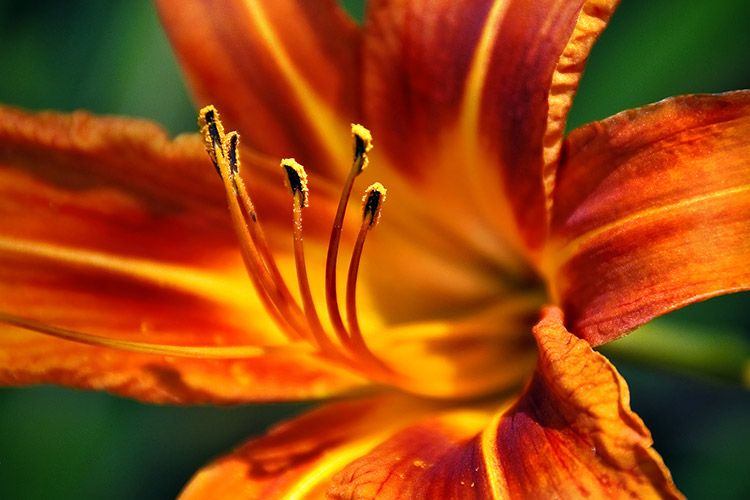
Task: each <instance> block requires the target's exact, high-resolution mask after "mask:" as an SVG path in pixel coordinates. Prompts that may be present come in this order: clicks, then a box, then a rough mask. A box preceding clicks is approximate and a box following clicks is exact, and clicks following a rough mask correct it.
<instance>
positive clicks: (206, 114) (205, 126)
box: [198, 105, 224, 175]
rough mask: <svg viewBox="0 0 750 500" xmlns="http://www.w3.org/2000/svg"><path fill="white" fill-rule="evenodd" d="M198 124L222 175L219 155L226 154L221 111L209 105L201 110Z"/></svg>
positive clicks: (212, 158) (213, 160)
mask: <svg viewBox="0 0 750 500" xmlns="http://www.w3.org/2000/svg"><path fill="white" fill-rule="evenodd" d="M198 126H200V128H201V135H202V136H203V145H204V146H205V148H206V151H207V152H208V156H209V157H210V158H211V161H212V162H213V164H214V167H216V170H217V171H218V172H219V175H221V169H220V168H219V155H221V156H223V155H224V150H223V149H222V148H223V141H224V126H223V125H222V124H221V120H220V119H219V112H218V111H216V108H215V107H213V106H211V105H209V106H206V107H204V108H203V109H201V110H200V113H199V114H198Z"/></svg>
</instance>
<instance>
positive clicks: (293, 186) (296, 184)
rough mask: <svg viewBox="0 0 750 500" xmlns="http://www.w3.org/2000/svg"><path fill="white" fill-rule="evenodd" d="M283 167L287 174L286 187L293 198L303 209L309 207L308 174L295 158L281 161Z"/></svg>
mask: <svg viewBox="0 0 750 500" xmlns="http://www.w3.org/2000/svg"><path fill="white" fill-rule="evenodd" d="M281 166H282V167H283V168H284V171H285V172H286V187H288V188H289V191H290V192H291V193H292V197H293V198H294V199H295V201H296V200H297V197H298V196H299V204H300V206H302V207H307V206H308V200H307V194H308V190H307V174H306V173H305V169H304V167H303V166H302V165H300V164H299V163H297V162H296V161H295V160H294V159H293V158H284V159H283V160H281Z"/></svg>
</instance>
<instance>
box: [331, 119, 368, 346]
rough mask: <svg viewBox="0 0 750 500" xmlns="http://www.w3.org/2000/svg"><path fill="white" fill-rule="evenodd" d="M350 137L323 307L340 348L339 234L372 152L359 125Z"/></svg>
mask: <svg viewBox="0 0 750 500" xmlns="http://www.w3.org/2000/svg"><path fill="white" fill-rule="evenodd" d="M352 136H353V137H354V160H353V161H352V168H351V169H350V170H349V175H348V176H347V178H346V182H345V183H344V189H343V190H342V192H341V198H340V199H339V206H338V209H337V210H336V217H335V219H334V221H333V228H332V229H331V238H330V240H329V242H328V254H327V256H326V277H325V280H326V281H325V291H326V306H327V307H328V316H329V318H330V319H331V324H332V325H333V329H334V331H335V332H336V335H337V336H338V337H339V340H340V341H341V343H342V344H345V345H346V344H348V343H349V340H350V339H349V334H348V333H347V331H346V328H345V327H344V322H343V321H342V319H341V312H340V311H339V304H338V294H337V291H336V261H337V259H338V252H339V244H340V243H341V231H342V229H343V226H344V216H345V215H346V207H347V204H348V202H349V196H350V195H351V192H352V187H353V186H354V179H355V178H356V177H357V176H358V175H359V174H360V173H362V171H363V170H364V169H365V167H366V166H367V162H368V159H367V153H368V152H369V151H370V149H372V136H371V135H370V132H369V131H368V130H367V129H366V128H364V127H362V126H361V125H352Z"/></svg>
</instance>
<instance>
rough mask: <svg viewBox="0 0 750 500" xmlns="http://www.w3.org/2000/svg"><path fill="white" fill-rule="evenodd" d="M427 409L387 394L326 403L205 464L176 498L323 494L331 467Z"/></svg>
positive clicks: (334, 468) (422, 404)
mask: <svg viewBox="0 0 750 500" xmlns="http://www.w3.org/2000/svg"><path fill="white" fill-rule="evenodd" d="M430 409H434V405H431V404H430V403H427V402H424V401H418V400H411V399H408V398H404V397H402V396H392V395H391V396H377V397H372V398H369V399H364V400H359V401H349V402H338V403H332V404H328V405H326V406H323V407H322V408H319V409H317V410H314V411H312V412H309V413H307V414H305V415H303V416H301V417H299V418H297V419H294V420H291V421H289V422H286V423H283V424H281V425H279V426H278V427H276V428H274V429H272V430H271V431H270V432H269V433H268V434H267V435H266V436H263V437H261V438H259V439H255V440H251V441H249V442H248V443H246V444H244V445H242V446H241V447H240V448H238V449H237V450H236V451H234V452H233V453H231V454H230V455H227V456H225V457H223V458H220V459H219V460H217V461H215V462H214V463H212V464H210V465H208V466H206V467H205V468H203V469H202V470H201V471H199V472H198V473H197V474H196V475H195V476H194V477H193V479H192V480H191V482H190V483H189V484H188V485H187V486H186V487H185V490H184V491H183V492H182V495H181V496H180V500H199V499H206V498H240V497H241V498H262V499H264V500H276V499H279V500H280V499H285V500H286V499H290V498H294V499H299V500H303V499H315V500H318V499H320V498H324V496H325V492H326V490H327V489H328V487H329V486H330V482H331V477H332V476H333V475H334V474H335V473H336V472H338V471H339V470H340V469H341V468H343V467H344V466H345V465H346V464H347V463H349V462H351V461H352V460H354V459H356V458H357V457H359V456H361V455H363V454H365V453H366V452H367V451H369V450H370V449H372V448H373V447H374V446H376V445H377V444H378V443H380V442H382V441H383V440H384V439H385V438H386V437H388V436H390V435H392V434H393V433H395V432H397V431H398V430H399V429H401V428H403V427H404V426H406V425H409V424H410V423H413V421H414V420H415V419H416V418H419V417H420V416H423V415H424V414H425V412H427V411H429V410H430Z"/></svg>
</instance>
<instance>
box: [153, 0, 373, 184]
mask: <svg viewBox="0 0 750 500" xmlns="http://www.w3.org/2000/svg"><path fill="white" fill-rule="evenodd" d="M157 5H158V8H159V14H160V16H161V20H162V23H163V25H164V27H165V28H166V30H167V33H168V34H169V37H170V40H171V41H172V44H173V45H174V48H175V50H176V52H177V55H178V57H179V59H180V61H181V63H182V67H183V69H184V70H185V72H186V73H187V76H188V79H189V81H190V83H191V84H192V87H193V91H194V92H195V94H196V95H197V99H198V101H199V102H200V103H203V104H209V103H210V104H214V105H215V106H216V107H217V108H218V109H219V110H220V111H221V113H222V114H223V116H224V118H225V122H226V124H227V126H228V127H229V128H230V129H236V130H238V131H239V132H240V134H241V135H242V137H243V140H244V141H245V144H247V145H249V146H250V147H252V148H253V149H255V150H257V151H259V152H261V153H264V154H267V155H269V156H272V157H278V158H285V157H289V156H294V157H296V158H297V159H298V160H299V161H300V162H302V163H303V164H304V165H305V166H306V167H308V169H309V170H311V171H314V172H316V173H319V174H325V173H328V174H329V175H331V176H333V175H335V174H340V173H342V172H344V171H346V170H347V169H348V168H349V166H350V164H351V146H350V138H349V135H350V133H349V123H350V122H352V121H357V118H358V103H357V102H356V92H354V91H353V90H354V89H356V88H358V83H357V82H358V68H359V64H358V47H359V42H358V39H359V32H358V30H357V28H356V26H355V24H354V22H353V21H352V20H351V19H349V18H348V17H347V16H346V14H345V13H344V12H343V11H342V10H341V9H340V8H339V7H338V5H337V2H336V1H335V0H316V1H304V2H302V1H297V0H244V1H241V0H230V1H221V2H204V1H199V0H189V1H181V0H179V1H178V0H160V1H158V2H157ZM282 124H283V126H282Z"/></svg>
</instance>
